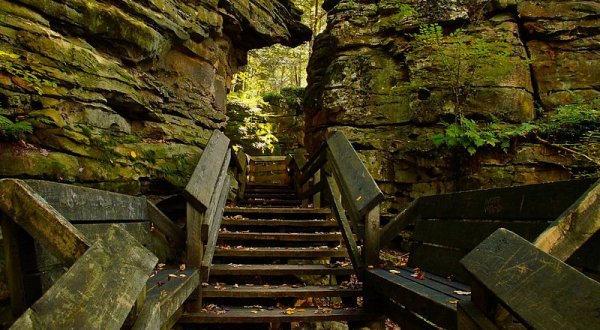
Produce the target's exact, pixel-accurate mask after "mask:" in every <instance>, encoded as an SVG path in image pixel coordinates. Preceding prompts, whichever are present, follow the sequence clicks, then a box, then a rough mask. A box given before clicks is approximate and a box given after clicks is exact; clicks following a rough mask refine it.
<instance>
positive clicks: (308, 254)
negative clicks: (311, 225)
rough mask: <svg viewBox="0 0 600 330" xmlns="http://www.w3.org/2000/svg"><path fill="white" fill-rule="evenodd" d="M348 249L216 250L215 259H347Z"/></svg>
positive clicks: (260, 248) (261, 248)
mask: <svg viewBox="0 0 600 330" xmlns="http://www.w3.org/2000/svg"><path fill="white" fill-rule="evenodd" d="M347 256H348V253H347V252H346V249H317V248H272V247H271V248H263V247H259V248H241V249H223V248H216V249H215V257H281V258H327V257H347Z"/></svg>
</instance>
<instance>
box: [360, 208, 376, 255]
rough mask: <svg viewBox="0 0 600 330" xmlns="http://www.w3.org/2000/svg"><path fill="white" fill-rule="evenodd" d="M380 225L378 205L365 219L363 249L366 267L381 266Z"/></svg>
mask: <svg viewBox="0 0 600 330" xmlns="http://www.w3.org/2000/svg"><path fill="white" fill-rule="evenodd" d="M379 223H380V219H379V205H377V206H375V207H374V208H373V209H371V211H369V213H367V215H366V219H365V240H364V245H363V249H364V258H365V265H367V266H375V265H378V264H379V249H380V246H379V232H380V226H379Z"/></svg>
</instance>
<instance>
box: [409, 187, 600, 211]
mask: <svg viewBox="0 0 600 330" xmlns="http://www.w3.org/2000/svg"><path fill="white" fill-rule="evenodd" d="M594 183H595V179H594V180H591V179H583V180H572V181H560V182H552V183H542V184H534V185H524V186H513V187H505V188H494V189H483V190H473V191H465V192H458V193H451V194H442V195H434V196H426V197H421V198H420V200H419V212H420V214H421V216H422V218H423V219H490V220H508V219H521V220H526V219H548V220H554V219H556V218H557V217H558V216H559V215H560V214H561V213H563V212H564V211H565V210H566V209H567V208H568V207H569V206H571V204H573V203H574V202H575V201H576V200H577V199H578V198H579V196H581V195H582V194H583V193H584V192H585V191H586V190H588V188H589V187H590V186H592V185H593V184H594Z"/></svg>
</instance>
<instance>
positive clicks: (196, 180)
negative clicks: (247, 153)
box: [183, 130, 229, 212]
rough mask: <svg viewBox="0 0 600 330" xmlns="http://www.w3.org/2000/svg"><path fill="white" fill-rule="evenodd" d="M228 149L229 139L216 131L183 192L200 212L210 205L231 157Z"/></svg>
mask: <svg viewBox="0 0 600 330" xmlns="http://www.w3.org/2000/svg"><path fill="white" fill-rule="evenodd" d="M228 148H229V138H227V137H226V136H225V135H224V134H223V133H221V132H220V131H219V130H215V131H214V132H213V133H212V135H211V137H210V140H209V141H208V143H207V144H206V148H205V149H204V152H203V153H202V156H201V157H200V161H199V162H198V165H196V169H195V170H194V173H193V174H192V177H191V178H190V181H189V182H188V184H187V186H186V187H185V189H184V190H183V196H184V197H185V199H186V200H187V201H188V203H190V204H192V205H193V206H194V207H195V208H196V209H197V210H199V211H200V212H202V211H203V210H205V209H207V208H208V205H209V204H210V199H211V197H212V195H213V190H214V187H216V186H217V181H218V179H219V174H220V172H221V168H222V167H223V163H224V160H225V158H226V156H227V155H229V151H228V150H229V149H228Z"/></svg>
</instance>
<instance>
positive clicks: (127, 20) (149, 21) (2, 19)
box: [0, 0, 310, 194]
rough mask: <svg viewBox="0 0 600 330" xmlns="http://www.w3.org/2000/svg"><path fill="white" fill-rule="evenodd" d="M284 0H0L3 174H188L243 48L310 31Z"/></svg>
mask: <svg viewBox="0 0 600 330" xmlns="http://www.w3.org/2000/svg"><path fill="white" fill-rule="evenodd" d="M299 18H300V16H299V12H298V11H297V10H296V9H295V8H294V7H293V6H292V5H291V3H290V2H289V1H288V0H224V1H213V0H202V1H199V0H197V1H180V0H167V1H156V0H145V1H132V0H122V1H108V0H105V1H86V0H68V1H65V0H18V1H17V0H11V1H7V0H0V115H3V116H5V117H8V118H10V119H12V120H16V121H23V120H25V121H27V122H30V123H32V124H33V126H34V132H33V134H32V135H28V134H27V135H24V136H21V137H22V138H23V139H24V140H23V141H20V142H16V141H17V140H18V139H13V140H11V139H8V138H6V137H4V138H2V139H0V177H27V178H40V179H48V180H53V181H62V182H78V183H81V184H84V185H88V186H93V187H99V188H103V189H109V190H113V191H119V192H125V193H132V194H139V193H158V194H161V193H171V192H174V191H177V190H178V189H180V188H181V187H182V186H183V185H185V184H186V182H187V178H188V177H189V175H190V174H191V171H192V170H193V168H194V166H195V164H196V162H197V160H198V158H199V156H200V155H201V152H202V148H203V147H204V145H205V144H206V142H207V140H208V138H209V136H210V134H211V132H212V130H214V129H221V128H224V126H225V124H226V121H227V116H226V111H225V110H226V109H225V108H226V94H227V91H228V89H229V86H230V80H231V78H232V75H233V73H235V72H236V71H237V69H238V67H239V66H241V65H243V64H245V61H246V53H247V51H248V50H249V49H252V48H257V47H263V46H266V45H271V44H274V43H282V44H285V45H290V46H294V45H297V44H300V43H302V42H303V41H305V40H307V39H308V38H309V37H310V30H309V29H308V28H306V27H305V26H303V25H301V24H300V23H299Z"/></svg>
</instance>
